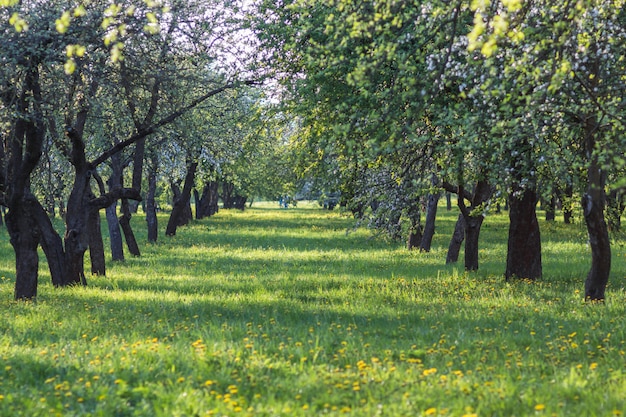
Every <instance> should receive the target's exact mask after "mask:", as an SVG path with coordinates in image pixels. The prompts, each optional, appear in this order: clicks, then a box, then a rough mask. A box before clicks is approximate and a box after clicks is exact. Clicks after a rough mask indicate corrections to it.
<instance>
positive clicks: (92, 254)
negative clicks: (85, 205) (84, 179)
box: [87, 209, 106, 276]
mask: <svg viewBox="0 0 626 417" xmlns="http://www.w3.org/2000/svg"><path fill="white" fill-rule="evenodd" d="M87 233H88V235H89V259H90V260H91V273H92V274H93V275H102V276H104V275H106V264H105V259H104V242H103V241H102V231H101V228H100V210H98V209H92V210H90V211H89V218H88V219H87Z"/></svg>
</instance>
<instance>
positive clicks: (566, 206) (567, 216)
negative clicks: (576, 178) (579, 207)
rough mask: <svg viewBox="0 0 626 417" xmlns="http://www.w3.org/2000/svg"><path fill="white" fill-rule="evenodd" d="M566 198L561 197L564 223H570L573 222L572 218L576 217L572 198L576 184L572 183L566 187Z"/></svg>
mask: <svg viewBox="0 0 626 417" xmlns="http://www.w3.org/2000/svg"><path fill="white" fill-rule="evenodd" d="M564 196H565V198H564V199H563V198H562V199H561V203H562V206H563V223H565V224H570V223H572V219H573V217H574V213H573V211H572V199H573V196H574V186H573V185H571V184H567V186H566V187H565V194H564Z"/></svg>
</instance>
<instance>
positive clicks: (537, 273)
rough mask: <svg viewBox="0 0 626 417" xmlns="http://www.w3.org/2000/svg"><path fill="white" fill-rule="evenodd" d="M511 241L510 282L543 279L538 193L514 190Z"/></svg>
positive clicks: (509, 254) (508, 251) (507, 270)
mask: <svg viewBox="0 0 626 417" xmlns="http://www.w3.org/2000/svg"><path fill="white" fill-rule="evenodd" d="M509 204H510V207H509V220H510V223H509V240H508V250H507V259H506V272H505V277H506V279H507V280H508V279H510V278H527V279H532V280H534V279H539V278H541V275H542V265H541V236H540V232H539V222H538V221H537V212H536V206H537V193H536V191H535V190H533V189H526V190H514V192H513V193H512V194H511V196H510V199H509Z"/></svg>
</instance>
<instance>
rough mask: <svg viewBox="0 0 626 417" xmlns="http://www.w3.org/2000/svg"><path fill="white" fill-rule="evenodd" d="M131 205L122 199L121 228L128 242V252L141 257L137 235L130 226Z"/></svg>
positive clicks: (125, 199)
mask: <svg viewBox="0 0 626 417" xmlns="http://www.w3.org/2000/svg"><path fill="white" fill-rule="evenodd" d="M130 219H131V214H130V205H129V204H128V199H127V198H123V199H122V215H121V216H120V217H119V222H120V226H121V228H122V232H123V233H124V239H125V240H126V246H127V247H128V252H130V254H131V255H133V256H141V252H140V251H139V245H138V244H137V239H135V233H134V232H133V228H132V227H131V225H130Z"/></svg>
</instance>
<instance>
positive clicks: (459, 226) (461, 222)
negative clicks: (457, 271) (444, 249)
mask: <svg viewBox="0 0 626 417" xmlns="http://www.w3.org/2000/svg"><path fill="white" fill-rule="evenodd" d="M464 240H465V217H464V216H463V214H459V218H458V219H457V221H456V226H455V227H454V233H453V234H452V239H450V245H449V246H448V255H447V256H446V264H451V263H456V262H457V261H458V260H459V252H461V245H462V244H463V241H464Z"/></svg>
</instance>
